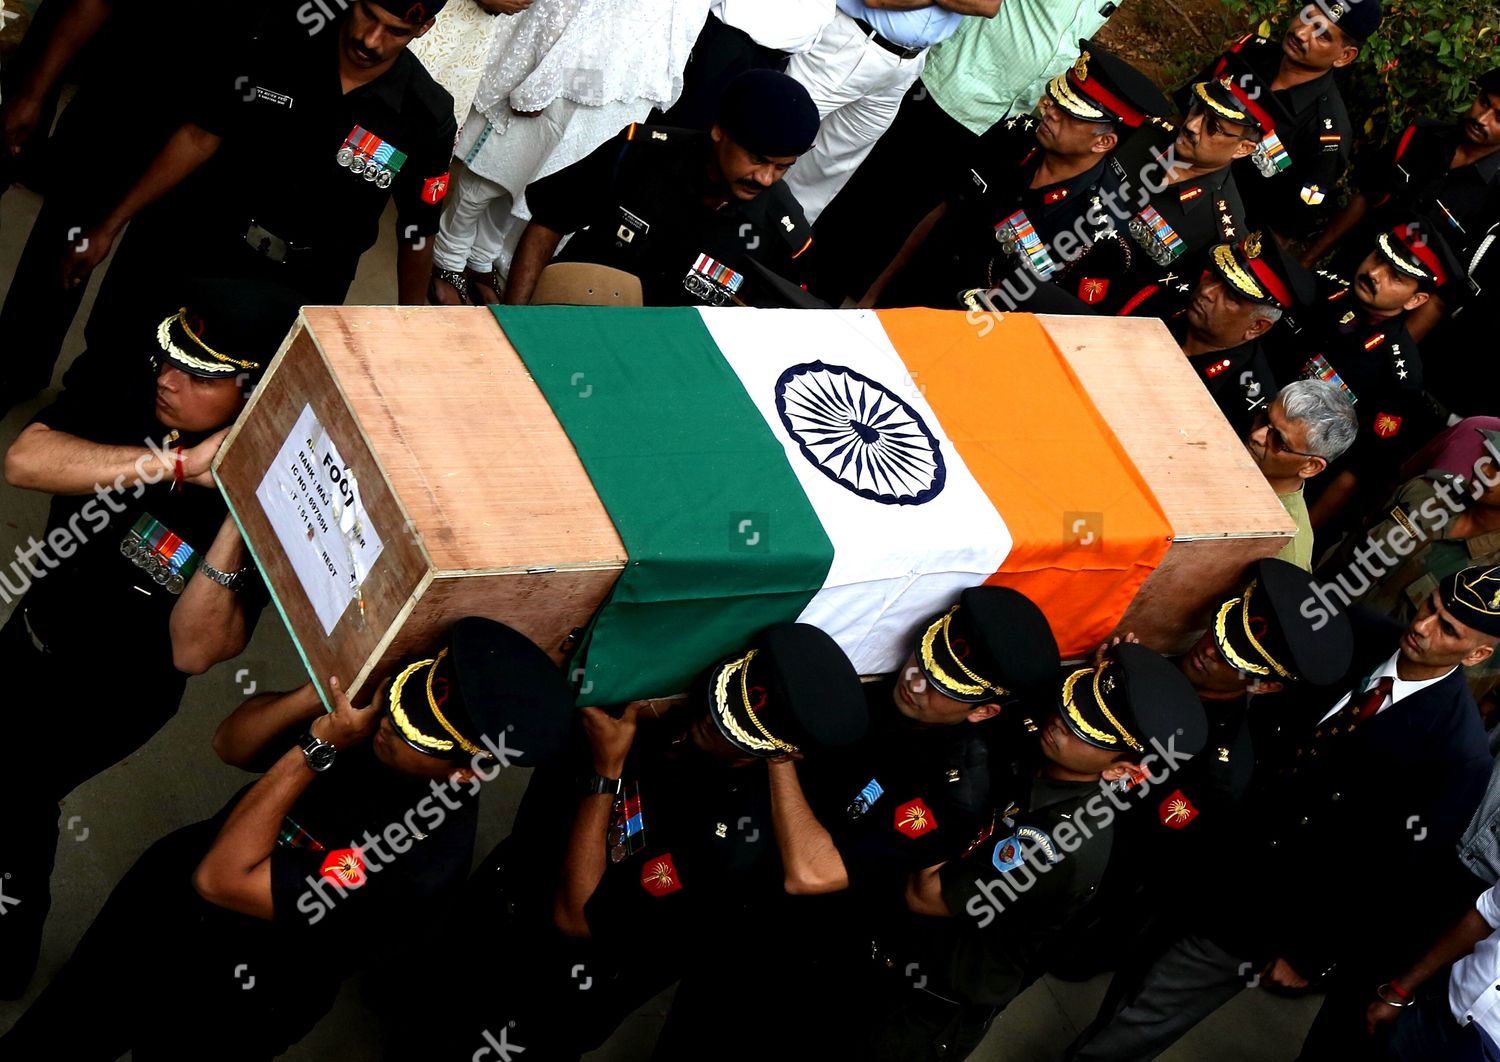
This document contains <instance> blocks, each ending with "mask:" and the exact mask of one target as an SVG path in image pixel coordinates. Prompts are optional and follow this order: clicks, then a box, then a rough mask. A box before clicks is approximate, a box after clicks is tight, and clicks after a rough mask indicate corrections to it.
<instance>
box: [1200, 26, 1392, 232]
mask: <svg viewBox="0 0 1500 1062" xmlns="http://www.w3.org/2000/svg"><path fill="white" fill-rule="evenodd" d="M1381 14H1382V12H1381V7H1380V0H1359V2H1357V3H1327V4H1308V5H1306V6H1305V7H1304V8H1303V9H1302V11H1301V12H1300V13H1299V14H1297V15H1296V16H1294V17H1293V18H1292V20H1291V23H1290V25H1288V26H1287V29H1286V33H1285V34H1284V35H1283V36H1282V38H1281V39H1280V40H1279V41H1278V40H1271V39H1269V38H1266V37H1261V36H1257V35H1256V34H1253V33H1247V34H1246V35H1245V36H1243V37H1241V38H1240V39H1239V40H1238V41H1236V42H1235V43H1234V44H1232V45H1230V47H1229V50H1228V51H1226V52H1225V53H1224V54H1223V55H1221V56H1219V58H1218V59H1216V60H1214V61H1213V62H1212V63H1210V64H1209V65H1208V66H1207V67H1205V68H1204V69H1203V71H1202V72H1201V73H1200V74H1199V75H1198V77H1196V78H1194V79H1193V80H1194V81H1208V80H1213V79H1216V78H1221V77H1225V76H1229V77H1232V78H1236V79H1238V78H1240V77H1241V76H1243V75H1245V74H1253V75H1254V76H1255V77H1257V78H1259V80H1260V82H1261V83H1262V84H1263V85H1264V86H1265V87H1266V88H1267V89H1269V91H1270V98H1271V99H1273V100H1274V101H1275V102H1276V103H1277V104H1279V105H1280V107H1281V109H1282V110H1283V111H1284V112H1285V118H1284V120H1282V121H1279V122H1277V124H1276V129H1275V130H1274V131H1271V130H1267V131H1266V135H1265V136H1264V137H1263V138H1262V139H1261V142H1260V144H1259V145H1257V147H1256V150H1255V151H1254V152H1253V153H1251V154H1250V155H1248V156H1246V157H1245V158H1242V159H1240V160H1238V161H1237V162H1235V164H1234V176H1235V180H1236V181H1237V182H1238V183H1239V188H1240V193H1241V195H1243V196H1244V199H1245V209H1246V211H1247V212H1248V215H1249V219H1250V223H1251V224H1252V225H1258V226H1264V227H1265V228H1267V229H1269V230H1271V231H1272V232H1274V233H1275V234H1276V236H1277V238H1278V239H1281V240H1283V241H1287V240H1301V239H1305V238H1307V237H1308V236H1310V235H1311V234H1313V233H1315V232H1317V231H1318V230H1319V229H1320V228H1322V227H1323V224H1324V223H1325V222H1326V221H1327V212H1328V210H1330V209H1331V208H1332V206H1333V204H1332V202H1327V204H1326V206H1325V201H1327V200H1328V198H1329V196H1331V195H1332V194H1333V192H1334V189H1335V188H1336V187H1337V185H1338V180H1339V177H1340V176H1341V175H1342V174H1343V172H1344V169H1345V167H1347V166H1348V165H1349V147H1350V144H1351V143H1353V140H1354V127H1353V125H1352V124H1351V123H1350V121H1349V114H1348V112H1347V111H1346V110H1345V109H1344V100H1343V97H1342V96H1341V95H1340V93H1339V87H1338V84H1337V82H1335V81H1334V71H1335V70H1340V69H1343V68H1344V67H1347V66H1348V65H1349V64H1351V63H1353V62H1354V60H1355V59H1357V58H1359V52H1360V49H1361V48H1362V47H1363V46H1364V43H1365V41H1366V40H1368V39H1369V38H1370V37H1371V35H1373V34H1374V33H1375V31H1376V29H1377V28H1378V27H1379V26H1380V20H1381ZM1189 91H1190V90H1189V88H1188V87H1184V88H1183V90H1182V92H1181V96H1182V97H1183V98H1184V100H1185V98H1186V96H1187V93H1188V92H1189Z"/></svg>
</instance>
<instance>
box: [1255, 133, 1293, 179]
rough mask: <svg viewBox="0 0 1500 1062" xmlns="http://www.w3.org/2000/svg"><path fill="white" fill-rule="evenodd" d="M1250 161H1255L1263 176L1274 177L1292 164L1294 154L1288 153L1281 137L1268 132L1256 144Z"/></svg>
mask: <svg viewBox="0 0 1500 1062" xmlns="http://www.w3.org/2000/svg"><path fill="white" fill-rule="evenodd" d="M1250 161H1251V162H1253V163H1255V168H1256V169H1257V170H1259V171H1260V175H1261V176H1262V177H1274V176H1276V175H1277V174H1278V173H1280V172H1281V171H1282V170H1284V169H1286V168H1287V167H1288V166H1290V165H1291V164H1292V156H1291V154H1290V153H1288V151H1287V149H1286V145H1285V144H1283V143H1282V142H1281V137H1279V136H1277V135H1276V134H1275V133H1267V134H1266V135H1265V137H1264V138H1263V139H1262V140H1261V142H1260V143H1259V144H1256V145H1255V151H1254V152H1252V153H1251V155H1250Z"/></svg>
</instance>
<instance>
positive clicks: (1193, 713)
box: [1058, 642, 1208, 761]
mask: <svg viewBox="0 0 1500 1062" xmlns="http://www.w3.org/2000/svg"><path fill="white" fill-rule="evenodd" d="M1058 710H1059V712H1060V713H1061V716H1062V721H1063V723H1064V724H1065V725H1066V726H1067V727H1068V729H1069V730H1071V731H1072V732H1073V734H1074V735H1075V736H1076V737H1078V738H1079V739H1080V740H1082V741H1084V742H1085V743H1086V744H1089V745H1093V746H1094V747H1095V748H1099V749H1106V750H1108V751H1110V752H1118V753H1120V754H1121V755H1123V756H1124V757H1125V758H1126V759H1129V760H1134V761H1139V760H1140V759H1141V757H1142V756H1143V755H1144V754H1146V753H1147V752H1150V751H1151V750H1152V748H1153V746H1154V745H1159V746H1161V747H1162V748H1167V747H1169V746H1170V747H1171V748H1174V749H1176V750H1177V751H1178V752H1186V753H1187V754H1188V755H1189V756H1194V755H1197V754H1198V752H1199V751H1200V750H1201V749H1202V748H1203V745H1204V742H1206V741H1207V740H1208V717H1207V716H1205V715H1204V713H1203V704H1202V702H1201V701H1199V700H1198V694H1197V693H1196V692H1195V691H1194V689H1193V685H1192V683H1190V682H1189V681H1188V680H1187V678H1186V676H1184V675H1183V673H1182V672H1181V671H1180V670H1179V669H1178V668H1177V667H1176V666H1175V665H1174V664H1173V663H1172V662H1171V661H1169V660H1167V659H1166V658H1165V657H1163V656H1162V655H1161V654H1160V653H1158V652H1155V651H1154V650H1151V649H1147V648H1146V647H1145V646H1144V645H1137V644H1135V643H1133V642H1121V643H1120V644H1119V645H1115V646H1111V647H1110V650H1109V652H1108V653H1107V654H1106V655H1105V658H1104V661H1103V662H1102V663H1101V664H1100V665H1099V666H1098V667H1085V668H1079V669H1078V670H1076V671H1073V672H1071V673H1070V674H1068V675H1067V676H1066V677H1065V678H1064V679H1063V682H1062V688H1061V690H1060V691H1059V692H1058Z"/></svg>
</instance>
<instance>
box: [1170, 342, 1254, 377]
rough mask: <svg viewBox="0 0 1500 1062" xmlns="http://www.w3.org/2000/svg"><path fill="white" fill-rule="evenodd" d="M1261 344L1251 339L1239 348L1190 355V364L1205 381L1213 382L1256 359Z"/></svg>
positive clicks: (1188, 358)
mask: <svg viewBox="0 0 1500 1062" xmlns="http://www.w3.org/2000/svg"><path fill="white" fill-rule="evenodd" d="M1259 342H1260V341H1259V340H1256V339H1251V340H1248V341H1247V342H1244V343H1241V344H1239V345H1238V346H1233V347H1225V348H1224V349H1223V350H1210V351H1207V352H1206V353H1203V354H1189V355H1188V356H1187V360H1188V364H1189V365H1191V366H1192V367H1193V368H1194V369H1196V370H1197V372H1198V375H1199V376H1201V377H1203V378H1204V379H1205V380H1213V379H1215V378H1217V377H1219V376H1221V375H1222V374H1224V373H1226V372H1232V371H1233V370H1235V369H1240V368H1243V367H1244V366H1245V365H1246V364H1247V363H1249V361H1250V359H1251V358H1253V357H1255V351H1256V346H1257V344H1258V343H1259Z"/></svg>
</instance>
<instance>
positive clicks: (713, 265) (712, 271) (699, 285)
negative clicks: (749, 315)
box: [682, 254, 745, 306]
mask: <svg viewBox="0 0 1500 1062" xmlns="http://www.w3.org/2000/svg"><path fill="white" fill-rule="evenodd" d="M744 282H745V275H744V274H743V273H736V272H735V271H734V270H733V269H730V268H729V267H728V266H727V265H725V264H724V263H723V262H719V261H715V260H714V259H712V258H710V257H708V255H706V254H700V255H699V256H698V257H697V259H696V260H695V261H694V262H693V268H692V269H689V270H688V273H687V276H685V277H683V278H682V286H683V287H684V288H686V289H687V291H688V294H689V295H694V296H696V297H698V298H700V299H702V300H703V301H704V302H706V303H708V304H709V305H710V306H727V305H728V304H729V303H731V302H735V301H736V298H735V293H736V292H738V291H739V290H740V285H741V284H743V283H744Z"/></svg>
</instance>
